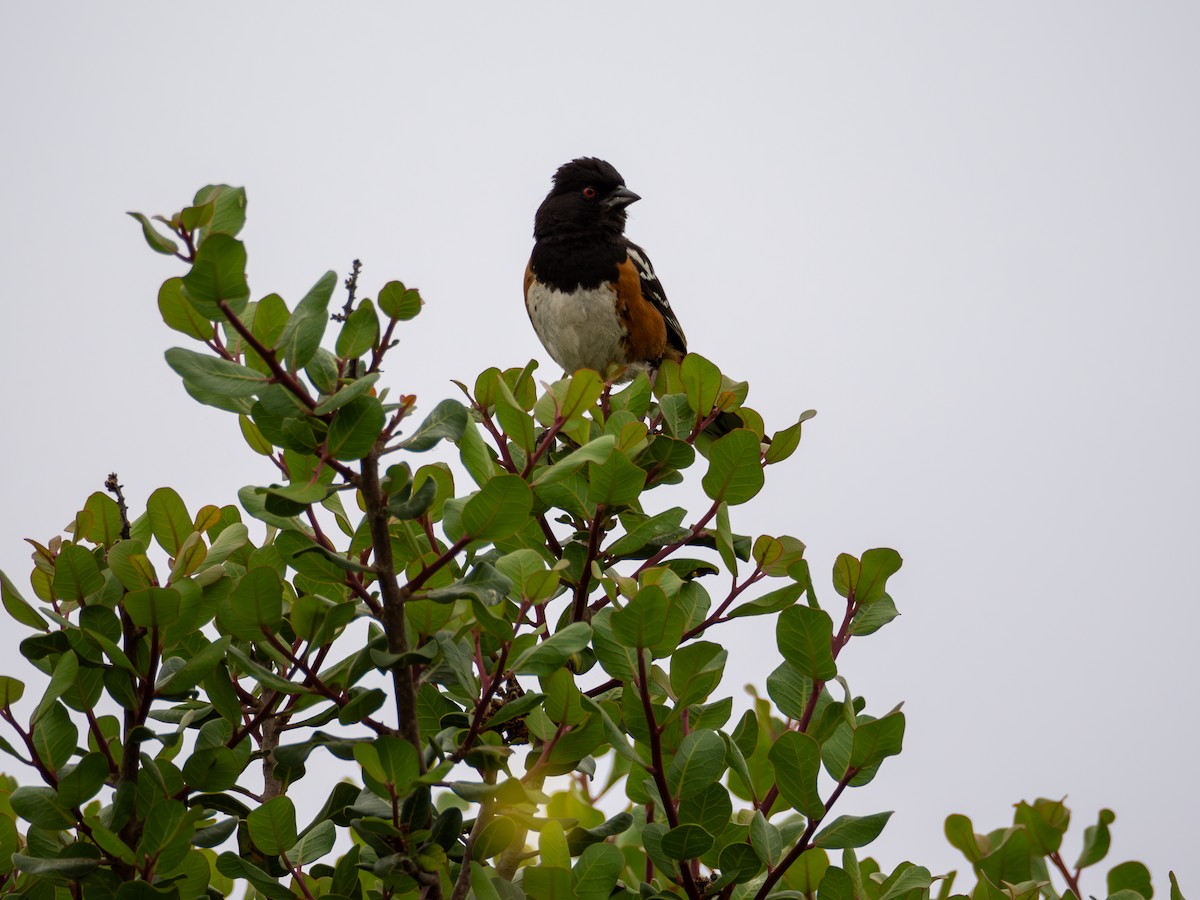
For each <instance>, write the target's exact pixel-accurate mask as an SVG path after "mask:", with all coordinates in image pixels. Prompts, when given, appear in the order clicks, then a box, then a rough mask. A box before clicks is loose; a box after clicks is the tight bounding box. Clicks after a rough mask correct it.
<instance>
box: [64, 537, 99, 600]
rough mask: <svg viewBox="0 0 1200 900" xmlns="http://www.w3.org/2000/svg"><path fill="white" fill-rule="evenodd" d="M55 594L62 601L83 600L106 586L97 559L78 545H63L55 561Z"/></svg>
mask: <svg viewBox="0 0 1200 900" xmlns="http://www.w3.org/2000/svg"><path fill="white" fill-rule="evenodd" d="M53 584H54V593H55V595H57V597H58V598H59V599H60V600H76V601H78V600H83V599H84V598H85V597H87V596H88V594H90V593H92V592H93V591H98V590H100V588H101V587H103V586H104V576H103V575H101V574H100V567H99V566H98V565H97V564H96V558H95V557H94V556H92V554H90V553H88V551H87V550H84V549H83V548H82V547H80V546H79V545H78V544H63V545H62V548H61V549H60V550H59V551H58V557H57V558H56V559H55V560H54V581H53Z"/></svg>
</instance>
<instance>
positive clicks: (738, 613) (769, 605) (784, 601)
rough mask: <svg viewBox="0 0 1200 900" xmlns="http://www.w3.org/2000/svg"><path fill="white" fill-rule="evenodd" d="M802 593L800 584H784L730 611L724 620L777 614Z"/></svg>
mask: <svg viewBox="0 0 1200 900" xmlns="http://www.w3.org/2000/svg"><path fill="white" fill-rule="evenodd" d="M803 593H804V585H802V584H785V585H784V586H783V587H781V588H777V589H776V590H773V591H770V592H768V593H766V594H763V595H762V596H761V597H756V598H755V599H753V600H751V601H749V602H747V603H743V604H742V605H741V606H736V607H734V608H733V609H732V610H730V611H729V612H728V613H727V614H726V616H725V618H727V619H738V618H742V617H743V616H764V615H768V614H770V613H777V612H779V611H780V610H784V609H787V608H788V607H789V606H792V605H793V604H795V602H796V601H797V600H799V599H800V596H801V595H802V594H803Z"/></svg>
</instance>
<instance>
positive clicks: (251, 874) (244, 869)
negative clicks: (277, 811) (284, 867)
mask: <svg viewBox="0 0 1200 900" xmlns="http://www.w3.org/2000/svg"><path fill="white" fill-rule="evenodd" d="M275 799H277V800H282V799H285V798H283V797H277V798H275ZM217 871H218V872H220V873H221V874H222V875H224V876H226V877H227V878H244V879H245V880H246V881H249V882H250V883H251V884H252V885H254V887H255V889H256V890H257V891H258V892H259V893H261V894H263V895H264V896H266V897H269V898H270V900H295V897H296V895H295V894H293V893H292V892H291V891H289V890H288V889H287V888H285V887H284V886H283V885H282V884H280V883H279V882H278V881H276V880H275V879H274V878H272V877H271V876H270V875H268V874H267V873H266V872H264V871H263V870H262V869H260V868H259V867H258V866H256V865H254V864H253V863H251V862H248V861H247V860H244V859H242V857H241V856H239V855H238V854H237V853H233V852H230V851H228V850H227V851H226V852H224V853H222V854H221V855H220V856H218V857H217Z"/></svg>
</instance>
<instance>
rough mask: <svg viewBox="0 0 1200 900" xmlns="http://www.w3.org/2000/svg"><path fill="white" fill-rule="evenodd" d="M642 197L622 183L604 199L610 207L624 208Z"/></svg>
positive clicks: (605, 203)
mask: <svg viewBox="0 0 1200 900" xmlns="http://www.w3.org/2000/svg"><path fill="white" fill-rule="evenodd" d="M641 199H642V197H641V194H635V193H634V192H633V191H631V190H630V189H629V188H627V187H625V185H621V186H620V187H619V188H617V189H616V190H615V191H613V192H612V193H611V194H610V195H609V196H608V199H607V200H605V201H604V205H605V206H607V207H608V208H609V209H624V208H625V207H626V206H628V205H629V204H630V203H635V202H636V201H638V200H641Z"/></svg>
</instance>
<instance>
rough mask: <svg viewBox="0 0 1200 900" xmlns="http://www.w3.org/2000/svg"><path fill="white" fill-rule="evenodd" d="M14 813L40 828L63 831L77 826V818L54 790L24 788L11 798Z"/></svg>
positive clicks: (15, 792)
mask: <svg viewBox="0 0 1200 900" xmlns="http://www.w3.org/2000/svg"><path fill="white" fill-rule="evenodd" d="M9 803H10V804H11V805H12V809H13V812H15V813H16V814H17V815H18V816H20V817H21V818H22V819H24V820H25V821H26V822H29V823H31V824H33V825H36V826H37V827H38V828H48V829H50V830H52V831H62V830H64V829H67V828H73V827H74V826H75V816H74V815H73V814H72V813H71V812H70V811H69V810H67V809H66V808H65V807H64V806H63V805H62V804H61V803H60V802H59V799H58V794H56V793H55V791H54V789H53V788H48V787H30V786H22V787H19V788H17V789H15V790H14V791H13V792H12V795H11V796H10V797H9Z"/></svg>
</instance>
